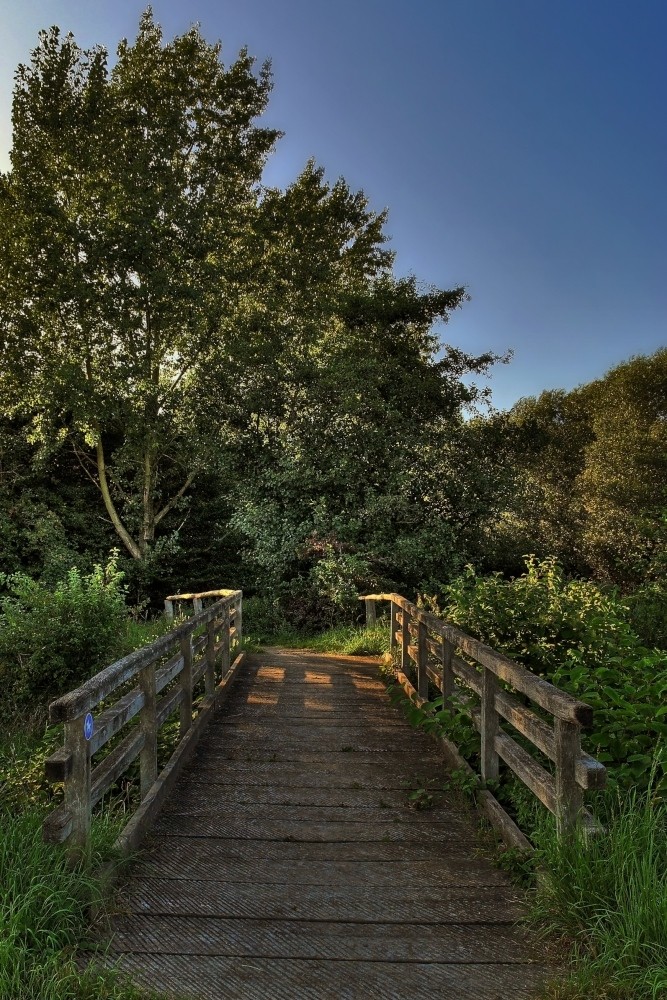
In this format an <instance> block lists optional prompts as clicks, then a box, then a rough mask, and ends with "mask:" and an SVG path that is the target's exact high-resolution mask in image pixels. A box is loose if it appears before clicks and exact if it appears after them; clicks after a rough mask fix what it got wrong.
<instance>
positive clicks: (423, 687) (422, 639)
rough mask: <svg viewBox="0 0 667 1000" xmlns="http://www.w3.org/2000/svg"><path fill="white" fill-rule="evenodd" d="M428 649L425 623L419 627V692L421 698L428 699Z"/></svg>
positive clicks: (421, 623) (417, 659)
mask: <svg viewBox="0 0 667 1000" xmlns="http://www.w3.org/2000/svg"><path fill="white" fill-rule="evenodd" d="M427 656H428V649H427V646H426V626H425V625H424V623H423V622H419V624H418V625H417V650H416V661H415V662H416V664H417V691H418V692H419V696H420V697H421V698H425V699H426V698H428V674H427V673H426V663H427Z"/></svg>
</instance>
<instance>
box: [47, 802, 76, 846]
mask: <svg viewBox="0 0 667 1000" xmlns="http://www.w3.org/2000/svg"><path fill="white" fill-rule="evenodd" d="M72 828H73V819H72V813H71V812H70V810H69V809H68V807H67V806H66V805H61V806H58V808H57V809H54V810H53V812H50V813H49V815H48V816H47V817H46V819H45V820H44V825H43V827H42V838H43V840H44V842H45V843H46V844H62V843H64V842H65V841H66V840H67V839H68V838H69V837H71V835H72Z"/></svg>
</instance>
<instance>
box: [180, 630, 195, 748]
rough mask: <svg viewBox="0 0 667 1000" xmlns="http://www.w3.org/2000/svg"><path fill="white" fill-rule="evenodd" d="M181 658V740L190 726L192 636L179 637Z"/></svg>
mask: <svg viewBox="0 0 667 1000" xmlns="http://www.w3.org/2000/svg"><path fill="white" fill-rule="evenodd" d="M181 657H182V659H183V669H182V670H181V672H180V675H179V681H180V687H181V695H182V697H181V724H180V732H181V739H183V737H184V736H185V735H186V734H187V732H188V729H189V728H190V726H191V725H192V687H193V684H192V636H191V635H184V636H182V637H181Z"/></svg>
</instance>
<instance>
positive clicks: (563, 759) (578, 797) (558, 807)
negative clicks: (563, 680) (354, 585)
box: [553, 719, 583, 833]
mask: <svg viewBox="0 0 667 1000" xmlns="http://www.w3.org/2000/svg"><path fill="white" fill-rule="evenodd" d="M554 742H555V750H556V802H555V809H554V810H553V811H555V813H556V820H557V823H558V829H559V831H560V832H561V833H563V832H566V831H569V830H572V829H573V828H574V826H575V825H576V822H577V820H578V818H579V813H580V811H581V808H582V806H583V796H582V793H581V789H580V788H579V786H578V784H577V778H576V770H575V769H576V762H577V759H578V758H579V756H580V754H581V734H580V730H579V727H578V726H575V725H573V724H572V723H571V722H565V721H564V720H563V719H556V725H555V732H554Z"/></svg>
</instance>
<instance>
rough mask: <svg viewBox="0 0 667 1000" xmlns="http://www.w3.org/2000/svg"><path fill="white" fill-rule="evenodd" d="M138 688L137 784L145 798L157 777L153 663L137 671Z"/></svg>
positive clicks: (155, 696)
mask: <svg viewBox="0 0 667 1000" xmlns="http://www.w3.org/2000/svg"><path fill="white" fill-rule="evenodd" d="M139 689H140V691H141V693H142V695H143V698H144V704H143V708H142V709H141V714H140V716H139V729H140V731H141V734H142V737H143V742H142V746H141V753H140V755H139V786H140V795H141V798H142V799H145V798H146V796H147V795H148V793H149V791H150V789H151V787H152V785H153V784H154V782H155V780H156V779H157V731H158V722H157V694H156V690H155V664H154V663H149V664H148V666H146V667H143V669H142V670H140V671H139Z"/></svg>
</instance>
